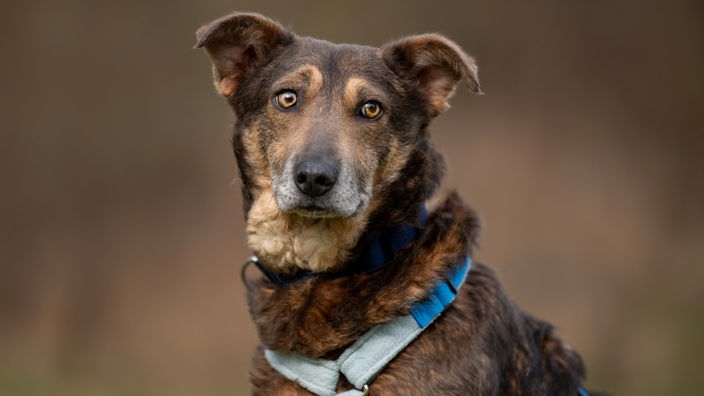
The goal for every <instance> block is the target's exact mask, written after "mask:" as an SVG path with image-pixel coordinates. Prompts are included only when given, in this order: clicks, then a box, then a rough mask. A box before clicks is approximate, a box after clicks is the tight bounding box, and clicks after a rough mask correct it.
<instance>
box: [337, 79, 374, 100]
mask: <svg viewBox="0 0 704 396" xmlns="http://www.w3.org/2000/svg"><path fill="white" fill-rule="evenodd" d="M370 85H371V84H369V82H368V81H367V80H365V79H363V78H359V77H350V78H349V79H348V80H347V83H345V91H344V98H345V99H344V100H345V103H347V104H348V105H355V104H357V101H358V100H359V91H361V90H363V89H367V87H369V86H370Z"/></svg>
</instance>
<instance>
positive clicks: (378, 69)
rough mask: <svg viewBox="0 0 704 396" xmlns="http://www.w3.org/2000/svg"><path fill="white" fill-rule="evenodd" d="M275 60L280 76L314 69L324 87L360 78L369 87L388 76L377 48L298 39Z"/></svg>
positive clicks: (382, 82)
mask: <svg viewBox="0 0 704 396" xmlns="http://www.w3.org/2000/svg"><path fill="white" fill-rule="evenodd" d="M278 58H279V59H277V63H279V65H281V70H280V73H281V76H282V77H283V76H285V75H286V74H290V73H295V72H297V71H300V70H302V69H315V70H317V71H318V72H319V73H320V75H321V77H322V80H323V81H322V83H323V85H325V86H331V85H340V84H341V83H343V82H346V81H350V80H360V79H361V80H364V81H368V82H369V84H371V85H377V84H386V83H388V80H389V78H390V75H389V74H390V73H391V69H390V68H389V67H388V65H387V64H386V62H385V61H384V59H383V58H382V57H381V55H380V53H379V49H378V48H375V47H369V46H363V45H355V44H334V43H331V42H328V41H323V40H317V39H313V38H301V39H300V41H299V42H298V43H297V45H294V46H292V47H291V48H290V49H289V50H287V51H285V52H283V53H282V54H281V55H280V56H279V57H278Z"/></svg>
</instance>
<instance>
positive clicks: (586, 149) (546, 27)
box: [0, 0, 704, 395]
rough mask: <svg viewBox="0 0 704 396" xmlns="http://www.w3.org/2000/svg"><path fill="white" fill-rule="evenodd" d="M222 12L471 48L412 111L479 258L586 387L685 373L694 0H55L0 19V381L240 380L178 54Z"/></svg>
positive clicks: (222, 174)
mask: <svg viewBox="0 0 704 396" xmlns="http://www.w3.org/2000/svg"><path fill="white" fill-rule="evenodd" d="M233 10H253V11H258V12H261V13H264V14H266V15H269V16H271V17H274V18H276V19H278V20H280V21H281V22H283V23H284V24H285V25H287V26H290V27H292V28H293V29H294V30H295V31H297V32H298V33H299V34H302V35H310V36H316V37H319V38H325V39H328V40H331V41H336V42H355V43H363V44H370V45H380V44H382V43H384V42H385V41H387V40H389V39H392V38H398V37H400V36H403V35H407V34H411V33H419V32H429V31H436V32H441V33H444V34H446V35H448V36H449V37H451V38H453V39H454V40H455V41H457V42H458V43H459V44H460V45H461V46H462V47H464V48H465V49H467V51H468V52H470V53H471V54H473V55H474V56H476V57H477V59H478V62H479V66H480V77H481V79H482V83H483V87H484V89H485V91H486V92H487V95H486V96H483V97H475V96H472V95H470V94H469V93H466V92H458V94H457V95H456V97H455V98H454V101H453V109H452V110H451V111H450V112H448V113H446V114H444V115H443V116H441V117H440V118H439V119H438V120H437V121H436V122H435V124H434V126H433V131H434V136H435V139H436V142H437V144H438V146H439V147H440V149H441V150H442V151H443V152H444V153H445V154H446V157H447V160H448V164H449V167H450V172H449V176H448V178H447V180H446V183H445V185H446V186H447V187H448V188H457V189H458V190H459V191H460V192H461V194H462V195H463V196H464V197H465V198H466V200H467V201H468V202H470V203H472V205H474V206H475V207H476V209H478V211H479V212H480V213H481V215H482V217H483V220H484V224H485V228H484V232H483V237H482V248H481V250H480V252H479V256H480V259H482V260H484V261H487V262H489V263H491V264H492V265H493V266H495V267H496V268H497V269H498V271H499V273H500V275H501V277H502V279H503V280H504V282H505V283H506V285H507V287H508V289H509V291H510V292H511V294H512V295H513V296H514V297H515V299H516V300H518V301H519V302H520V303H521V305H522V306H523V307H525V308H526V309H527V310H528V311H530V312H532V313H534V314H536V315H537V316H540V317H544V318H549V319H550V320H551V321H552V322H553V323H554V324H555V325H556V326H557V327H558V328H559V330H560V333H561V335H562V336H563V338H564V339H566V340H567V341H568V342H569V343H571V344H572V345H574V346H575V347H577V348H578V349H579V350H580V351H581V352H582V354H583V356H584V358H585V360H586V362H587V363H588V366H589V369H590V372H589V380H588V385H590V386H593V387H597V388H607V389H610V390H612V391H614V392H616V393H618V394H622V395H695V394H696V395H701V394H702V392H704V376H702V375H701V367H702V364H704V359H703V357H704V287H702V285H701V282H702V281H703V280H704V276H703V275H704V266H703V265H702V264H704V210H703V209H702V204H703V203H704V177H702V170H703V169H704V116H703V115H702V113H703V111H704V94H703V93H704V7H703V6H702V3H701V2H697V1H689V2H686V1H672V2H664V1H660V2H658V1H647V2H644V1H630V2H618V4H617V3H616V2H605V1H572V2H559V1H553V2H518V1H496V2H481V3H479V2H476V3H474V2H454V3H451V2H437V1H435V2H428V1H389V2H346V3H344V4H341V3H334V2H327V1H296V2H284V1H277V2H257V1H241V2H227V1H217V0H213V1H208V2H184V1H164V0H159V1H135V0H122V1H110V2H96V1H81V0H67V1H61V2H57V1H31V2H10V3H8V2H7V1H3V3H2V12H1V13H0V22H1V23H0V30H1V33H2V34H0V45H1V47H0V48H1V49H2V55H1V60H0V84H1V85H0V130H1V131H2V135H1V139H0V172H1V173H0V175H1V182H0V183H1V187H0V188H1V189H0V207H1V208H2V212H1V216H2V217H1V218H0V220H1V223H0V224H1V226H0V394H2V395H243V394H246V393H247V390H248V385H247V367H248V364H249V357H250V355H251V353H252V350H253V345H254V342H255V335H254V333H253V327H252V325H251V324H250V320H249V317H248V314H247V312H246V307H245V303H244V299H243V291H242V286H241V284H240V280H239V274H238V271H239V268H240V266H241V263H242V262H243V260H244V259H245V258H246V257H247V256H248V251H247V248H246V246H245V245H244V242H243V240H244V233H243V224H242V212H241V208H240V196H239V185H238V182H237V181H236V175H237V173H236V170H235V163H234V160H233V158H232V154H231V150H230V146H229V139H230V133H231V132H230V130H231V124H232V123H233V116H232V115H231V112H230V110H229V108H228V107H227V106H226V104H225V103H224V101H223V100H221V99H220V98H219V97H218V96H217V95H216V94H215V92H214V89H213V87H212V85H211V80H210V78H211V77H210V71H209V67H210V66H209V63H208V60H207V59H206V56H205V55H204V54H203V53H201V52H200V51H196V50H192V49H191V46H192V45H193V43H194V35H193V33H194V31H195V29H196V28H197V27H198V26H200V24H202V23H205V22H207V21H209V20H211V19H213V18H216V17H219V16H221V15H223V14H225V13H228V12H230V11H233ZM233 180H234V181H233Z"/></svg>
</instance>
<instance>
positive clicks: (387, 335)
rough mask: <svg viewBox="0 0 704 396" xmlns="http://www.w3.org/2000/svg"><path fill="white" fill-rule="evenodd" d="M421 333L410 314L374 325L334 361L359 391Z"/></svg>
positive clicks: (421, 330)
mask: <svg viewBox="0 0 704 396" xmlns="http://www.w3.org/2000/svg"><path fill="white" fill-rule="evenodd" d="M422 332H423V329H422V328H420V327H418V324H417V323H416V321H415V319H413V317H412V316H410V315H407V316H402V317H399V318H396V319H394V320H393V321H392V322H389V323H386V324H383V325H378V326H374V327H372V328H371V329H370V330H369V331H367V332H366V333H364V335H363V336H362V337H360V338H359V339H358V340H357V341H356V342H355V343H354V344H352V346H350V347H349V348H347V349H346V350H345V352H343V354H342V355H341V356H340V358H339V359H337V363H338V364H339V366H340V371H342V374H344V375H345V378H347V380H348V381H349V382H350V383H351V384H352V385H354V386H355V388H357V389H362V388H363V387H364V385H367V384H369V382H370V381H371V380H372V379H373V378H374V377H375V376H376V375H377V373H379V372H380V371H381V370H382V369H383V368H384V367H386V365H388V364H389V362H390V361H391V360H393V358H394V357H396V355H398V354H399V353H400V352H401V351H402V350H403V349H404V348H405V347H406V346H408V344H410V343H411V341H413V340H414V339H416V337H418V335H419V334H420V333H422Z"/></svg>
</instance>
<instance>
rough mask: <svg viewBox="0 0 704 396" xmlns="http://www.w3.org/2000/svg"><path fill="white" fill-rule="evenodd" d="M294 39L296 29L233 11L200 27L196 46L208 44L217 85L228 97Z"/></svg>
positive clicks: (222, 93) (267, 19)
mask: <svg viewBox="0 0 704 396" xmlns="http://www.w3.org/2000/svg"><path fill="white" fill-rule="evenodd" d="M294 38H295V35H294V34H293V32H291V31H289V30H287V29H285V28H284V27H283V26H281V25H279V24H278V23H276V22H274V21H272V20H271V19H269V18H266V17H263V16H261V15H259V14H249V13H234V14H231V15H227V16H225V17H222V18H220V19H216V20H215V21H213V22H211V23H209V24H207V25H204V26H202V27H201V28H200V29H198V31H196V40H197V42H196V45H195V48H201V47H205V50H206V51H207V52H208V55H209V56H210V59H211V61H212V62H213V77H214V79H215V88H217V90H218V92H220V94H221V95H223V96H226V97H227V96H230V95H232V94H233V93H234V92H235V90H236V89H237V86H238V84H239V83H240V82H241V81H242V78H244V77H245V76H247V74H248V73H250V72H251V71H252V70H254V69H255V68H257V67H258V66H261V65H263V64H264V63H266V62H267V61H268V60H269V58H270V56H271V54H272V52H273V51H274V50H276V49H277V48H281V47H284V46H286V45H288V44H290V43H292V42H293V40H294Z"/></svg>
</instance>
